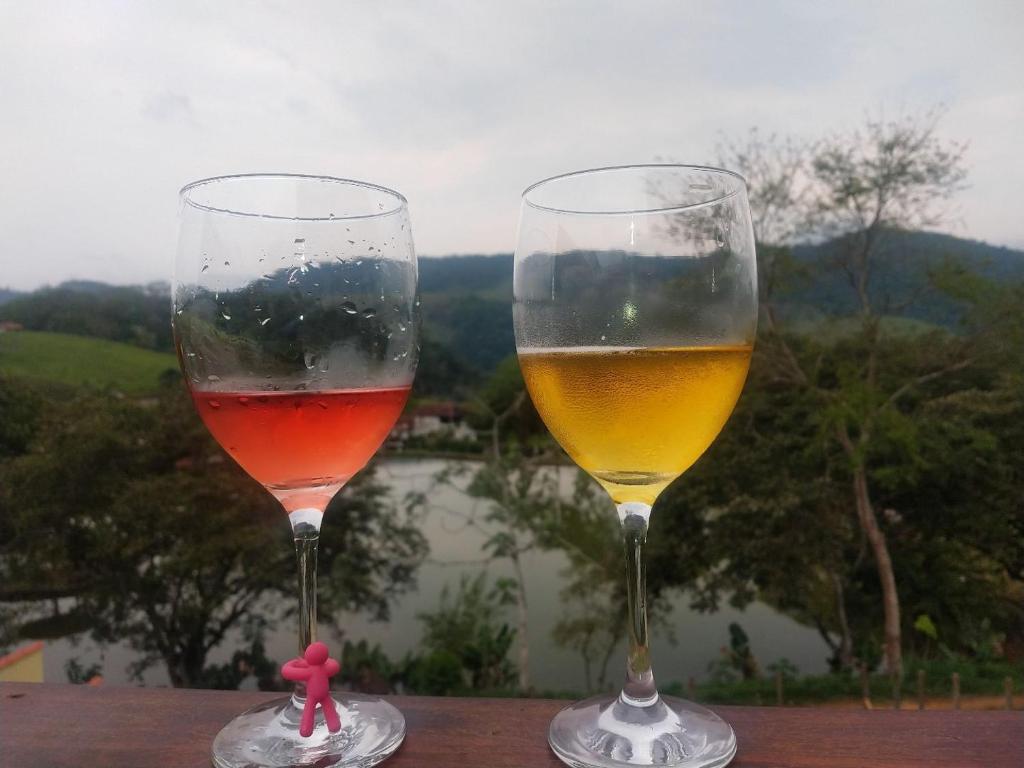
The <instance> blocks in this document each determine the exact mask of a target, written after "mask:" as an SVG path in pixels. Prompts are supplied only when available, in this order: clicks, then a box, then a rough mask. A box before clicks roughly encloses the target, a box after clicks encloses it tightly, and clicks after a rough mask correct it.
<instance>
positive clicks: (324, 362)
mask: <svg viewBox="0 0 1024 768" xmlns="http://www.w3.org/2000/svg"><path fill="white" fill-rule="evenodd" d="M330 367H331V359H330V358H329V357H321V358H320V372H321V373H327V369H328V368H330Z"/></svg>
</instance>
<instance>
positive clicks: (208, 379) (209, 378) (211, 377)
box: [206, 373, 220, 382]
mask: <svg viewBox="0 0 1024 768" xmlns="http://www.w3.org/2000/svg"><path fill="white" fill-rule="evenodd" d="M206 380H207V381H213V382H217V381H220V376H217V375H216V374H213V373H211V374H210V375H209V376H207V377H206Z"/></svg>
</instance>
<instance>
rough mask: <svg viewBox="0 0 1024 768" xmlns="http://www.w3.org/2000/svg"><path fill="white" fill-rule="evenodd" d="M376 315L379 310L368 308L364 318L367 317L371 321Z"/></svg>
mask: <svg viewBox="0 0 1024 768" xmlns="http://www.w3.org/2000/svg"><path fill="white" fill-rule="evenodd" d="M376 314H377V310H376V309H374V308H373V307H367V308H366V309H364V310H363V311H362V315H363V317H365V318H366V319H367V320H369V319H370V318H371V317H374V316H375V315H376Z"/></svg>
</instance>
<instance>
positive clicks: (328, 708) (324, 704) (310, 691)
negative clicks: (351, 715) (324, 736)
mask: <svg viewBox="0 0 1024 768" xmlns="http://www.w3.org/2000/svg"><path fill="white" fill-rule="evenodd" d="M340 670H341V664H339V663H338V661H337V659H332V658H330V657H329V656H328V650H327V646H326V645H325V644H324V643H320V642H317V643H310V644H309V647H308V648H307V649H306V652H305V653H304V654H302V657H301V658H297V659H292V660H291V661H287V662H285V664H284V666H283V667H281V676H282V677H283V678H284V679H285V680H291V681H292V682H295V683H305V684H306V706H305V707H303V709H302V722H301V723H300V724H299V735H300V736H307V737H308V736H311V735H312V734H313V719H314V718H315V717H316V705H317V704H319V705H320V709H322V710H323V712H324V720H325V721H327V730H329V731H330V732H331V733H337V732H338V731H340V730H341V719H340V718H339V717H338V711H337V710H336V709H335V708H334V699H332V698H331V684H330V682H329V679H330V678H332V677H334V675H336V674H338V672H339V671H340Z"/></svg>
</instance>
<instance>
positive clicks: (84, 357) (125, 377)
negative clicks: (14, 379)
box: [0, 331, 178, 395]
mask: <svg viewBox="0 0 1024 768" xmlns="http://www.w3.org/2000/svg"><path fill="white" fill-rule="evenodd" d="M168 369H171V370H175V371H176V370H177V369H178V361H177V360H175V359H174V356H173V355H169V354H166V353H163V352H152V351H150V350H148V349H140V348H139V347H133V346H130V345H128V344H119V343H117V342H115V341H106V340H105V339H95V338H89V337H87V336H71V335H68V334H63V333H45V332H41V331H15V332H9V333H0V373H5V374H8V375H11V376H19V377H24V378H28V379H35V380H42V381H52V382H57V383H60V384H72V385H76V386H81V385H85V386H92V387H97V388H100V389H106V388H112V389H117V390H119V391H121V392H124V393H125V394H130V395H137V394H143V393H146V392H149V391H152V390H153V389H155V388H156V386H157V382H158V380H159V377H160V374H161V373H163V372H164V371H166V370H168Z"/></svg>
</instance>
